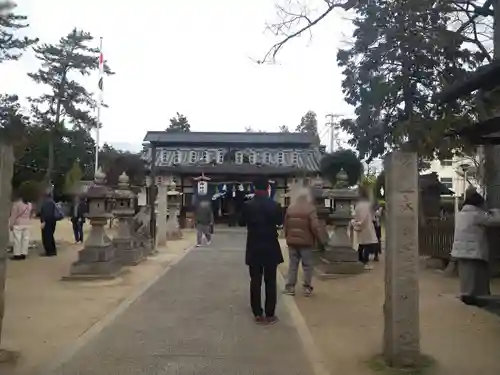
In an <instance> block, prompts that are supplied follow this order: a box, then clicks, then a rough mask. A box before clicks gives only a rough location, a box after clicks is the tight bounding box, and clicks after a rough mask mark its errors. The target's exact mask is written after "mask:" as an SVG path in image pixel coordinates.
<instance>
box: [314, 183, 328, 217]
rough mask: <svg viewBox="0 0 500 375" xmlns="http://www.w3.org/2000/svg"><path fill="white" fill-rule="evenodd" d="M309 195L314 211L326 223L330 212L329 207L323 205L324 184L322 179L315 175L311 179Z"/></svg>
mask: <svg viewBox="0 0 500 375" xmlns="http://www.w3.org/2000/svg"><path fill="white" fill-rule="evenodd" d="M310 190H311V196H312V198H313V203H314V205H315V206H316V211H317V212H318V218H319V219H320V220H321V221H322V222H323V223H326V221H327V218H328V214H329V213H330V208H329V207H325V185H324V182H323V179H322V178H321V177H319V176H317V177H316V178H315V179H313V180H312V181H311V186H310Z"/></svg>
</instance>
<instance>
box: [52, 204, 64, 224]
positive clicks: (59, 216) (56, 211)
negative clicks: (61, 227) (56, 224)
mask: <svg viewBox="0 0 500 375" xmlns="http://www.w3.org/2000/svg"><path fill="white" fill-rule="evenodd" d="M62 219H64V214H63V212H62V211H61V209H60V208H59V207H57V204H56V202H54V220H55V221H61V220H62Z"/></svg>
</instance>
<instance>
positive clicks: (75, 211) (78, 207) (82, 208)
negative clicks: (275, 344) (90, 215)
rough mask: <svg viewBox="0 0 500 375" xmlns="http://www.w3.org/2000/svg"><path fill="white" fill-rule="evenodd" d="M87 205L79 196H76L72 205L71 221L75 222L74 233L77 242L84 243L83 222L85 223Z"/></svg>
mask: <svg viewBox="0 0 500 375" xmlns="http://www.w3.org/2000/svg"><path fill="white" fill-rule="evenodd" d="M86 213H87V206H86V204H85V201H84V200H83V199H81V198H80V197H79V196H76V197H75V200H74V201H73V204H72V206H71V213H70V215H71V223H72V224H73V234H74V235H75V243H78V242H81V243H83V224H84V223H85V214H86Z"/></svg>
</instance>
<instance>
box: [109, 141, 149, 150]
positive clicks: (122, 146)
mask: <svg viewBox="0 0 500 375" xmlns="http://www.w3.org/2000/svg"><path fill="white" fill-rule="evenodd" d="M107 143H108V144H109V145H111V146H113V147H114V148H116V149H117V150H121V151H128V152H140V151H141V150H142V144H141V143H131V142H107Z"/></svg>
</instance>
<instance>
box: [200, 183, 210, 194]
mask: <svg viewBox="0 0 500 375" xmlns="http://www.w3.org/2000/svg"><path fill="white" fill-rule="evenodd" d="M207 193H208V183H207V182H206V181H199V182H198V195H207Z"/></svg>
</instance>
